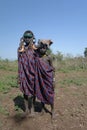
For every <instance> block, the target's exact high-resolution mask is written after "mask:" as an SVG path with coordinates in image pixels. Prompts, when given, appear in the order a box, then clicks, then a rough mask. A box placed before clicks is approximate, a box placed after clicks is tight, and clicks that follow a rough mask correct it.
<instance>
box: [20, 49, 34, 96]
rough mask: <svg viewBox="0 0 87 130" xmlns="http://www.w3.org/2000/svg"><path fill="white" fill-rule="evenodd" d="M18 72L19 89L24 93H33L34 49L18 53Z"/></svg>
mask: <svg viewBox="0 0 87 130" xmlns="http://www.w3.org/2000/svg"><path fill="white" fill-rule="evenodd" d="M18 74H19V80H20V90H21V91H22V92H23V93H24V94H25V95H28V96H31V95H34V83H35V60H34V51H33V50H32V49H28V50H27V51H25V52H22V53H18Z"/></svg>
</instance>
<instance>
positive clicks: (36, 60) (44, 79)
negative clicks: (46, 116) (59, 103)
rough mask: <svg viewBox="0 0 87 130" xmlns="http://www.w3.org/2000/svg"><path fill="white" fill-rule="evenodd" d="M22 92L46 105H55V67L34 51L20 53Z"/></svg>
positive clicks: (19, 64) (19, 66) (19, 67)
mask: <svg viewBox="0 0 87 130" xmlns="http://www.w3.org/2000/svg"><path fill="white" fill-rule="evenodd" d="M18 73H19V80H20V90H21V91H22V92H23V93H24V94H25V95H28V96H32V95H33V96H36V97H37V98H38V99H39V100H40V101H41V102H43V103H46V104H53V103H54V87H53V67H52V66H50V65H49V63H47V62H46V61H44V60H43V58H40V57H39V56H38V55H37V54H36V53H35V52H34V51H33V50H32V49H28V50H27V51H26V52H23V53H18Z"/></svg>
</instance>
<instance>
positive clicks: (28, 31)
mask: <svg viewBox="0 0 87 130" xmlns="http://www.w3.org/2000/svg"><path fill="white" fill-rule="evenodd" d="M27 33H30V34H32V36H33V38H34V34H33V32H32V31H30V30H27V31H25V32H24V34H23V37H24V35H25V34H27Z"/></svg>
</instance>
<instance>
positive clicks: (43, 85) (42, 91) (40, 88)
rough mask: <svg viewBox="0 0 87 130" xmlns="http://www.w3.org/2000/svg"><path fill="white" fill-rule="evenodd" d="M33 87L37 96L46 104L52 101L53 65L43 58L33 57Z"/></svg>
mask: <svg viewBox="0 0 87 130" xmlns="http://www.w3.org/2000/svg"><path fill="white" fill-rule="evenodd" d="M35 62H36V75H35V89H36V95H37V98H38V99H39V100H40V101H41V102H43V103H46V104H53V103H54V87H53V67H52V66H50V65H49V63H48V62H46V61H45V60H44V59H43V58H40V57H38V55H37V56H36V58H35Z"/></svg>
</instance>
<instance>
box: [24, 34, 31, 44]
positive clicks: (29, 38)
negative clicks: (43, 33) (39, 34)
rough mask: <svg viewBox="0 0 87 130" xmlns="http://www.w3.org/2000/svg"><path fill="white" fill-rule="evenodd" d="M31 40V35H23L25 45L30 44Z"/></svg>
mask: <svg viewBox="0 0 87 130" xmlns="http://www.w3.org/2000/svg"><path fill="white" fill-rule="evenodd" d="M32 38H33V35H32V34H31V33H26V34H24V42H25V43H26V44H29V43H30V40H31V39H32Z"/></svg>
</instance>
